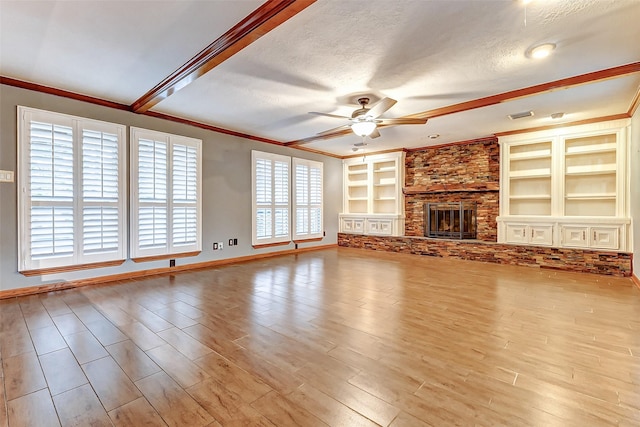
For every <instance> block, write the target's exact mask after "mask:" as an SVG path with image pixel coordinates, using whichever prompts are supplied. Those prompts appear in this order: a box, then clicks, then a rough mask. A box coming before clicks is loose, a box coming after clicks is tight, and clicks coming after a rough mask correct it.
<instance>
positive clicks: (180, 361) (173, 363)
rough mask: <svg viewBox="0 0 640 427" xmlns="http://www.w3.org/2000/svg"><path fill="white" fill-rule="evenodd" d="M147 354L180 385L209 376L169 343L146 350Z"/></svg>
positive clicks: (187, 385) (197, 381)
mask: <svg viewBox="0 0 640 427" xmlns="http://www.w3.org/2000/svg"><path fill="white" fill-rule="evenodd" d="M147 355H148V356H149V357H150V358H151V359H153V361H154V362H156V364H157V365H158V366H160V367H161V368H162V369H163V370H164V371H165V372H166V373H167V374H169V376H170V377H171V378H173V379H174V380H176V381H177V382H178V384H180V385H181V386H182V387H185V388H186V387H191V386H192V385H194V384H198V383H199V382H201V381H203V380H205V379H207V378H209V374H208V373H207V372H206V371H204V370H203V369H201V368H200V367H199V366H198V365H196V364H195V363H193V362H192V361H191V360H189V359H188V358H187V357H185V356H183V355H182V353H180V352H179V351H178V350H176V349H175V348H173V347H171V346H170V345H169V344H166V345H163V346H161V347H156V348H153V349H151V350H148V351H147Z"/></svg>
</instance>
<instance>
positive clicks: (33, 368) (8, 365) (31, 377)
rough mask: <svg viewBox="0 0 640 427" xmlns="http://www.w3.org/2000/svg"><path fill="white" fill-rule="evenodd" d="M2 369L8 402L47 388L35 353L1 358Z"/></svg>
mask: <svg viewBox="0 0 640 427" xmlns="http://www.w3.org/2000/svg"><path fill="white" fill-rule="evenodd" d="M2 369H3V375H4V387H5V394H6V397H7V400H8V401H9V400H13V399H16V398H18V397H21V396H25V395H27V394H30V393H33V392H35V391H38V390H41V389H43V388H46V387H47V382H46V381H45V378H44V375H43V374H42V369H41V368H40V361H39V360H38V356H36V354H35V353H24V354H20V355H18V356H13V357H7V358H4V357H3V358H2Z"/></svg>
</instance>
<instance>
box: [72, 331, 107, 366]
mask: <svg viewBox="0 0 640 427" xmlns="http://www.w3.org/2000/svg"><path fill="white" fill-rule="evenodd" d="M64 339H65V341H66V342H67V344H68V345H69V348H70V349H71V351H72V352H73V355H74V356H75V357H76V359H78V363H80V364H81V365H83V364H85V363H87V362H91V361H92V360H97V359H101V358H103V357H105V356H108V355H109V353H107V350H105V349H104V347H103V346H102V344H100V342H99V341H98V340H97V339H96V338H95V337H94V336H93V334H92V333H91V332H89V331H84V332H78V333H75V334H71V335H67V336H66V337H64Z"/></svg>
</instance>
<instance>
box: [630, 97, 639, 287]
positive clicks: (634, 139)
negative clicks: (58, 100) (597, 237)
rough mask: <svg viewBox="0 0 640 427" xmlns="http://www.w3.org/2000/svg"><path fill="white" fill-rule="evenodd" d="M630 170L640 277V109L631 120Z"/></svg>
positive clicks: (635, 265)
mask: <svg viewBox="0 0 640 427" xmlns="http://www.w3.org/2000/svg"><path fill="white" fill-rule="evenodd" d="M629 147H630V150H629V168H630V171H631V173H630V177H629V178H630V184H629V185H630V190H631V198H630V202H629V203H630V205H629V207H630V210H631V233H632V243H633V271H634V275H635V276H636V277H640V274H638V272H639V271H640V108H638V109H637V110H636V113H635V114H634V115H633V117H632V118H631V138H630V143H629Z"/></svg>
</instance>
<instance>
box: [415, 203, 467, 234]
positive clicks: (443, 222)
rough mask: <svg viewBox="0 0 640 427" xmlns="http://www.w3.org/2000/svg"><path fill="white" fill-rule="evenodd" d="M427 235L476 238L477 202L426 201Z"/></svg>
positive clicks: (425, 222) (425, 219)
mask: <svg viewBox="0 0 640 427" xmlns="http://www.w3.org/2000/svg"><path fill="white" fill-rule="evenodd" d="M424 229H425V236H426V237H435V238H444V239H460V240H462V239H475V238H476V230H477V216H476V203H475V202H449V203H425V205H424Z"/></svg>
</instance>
